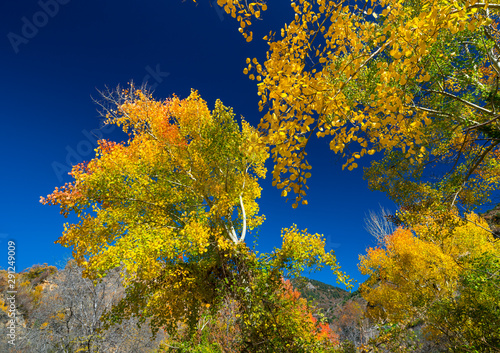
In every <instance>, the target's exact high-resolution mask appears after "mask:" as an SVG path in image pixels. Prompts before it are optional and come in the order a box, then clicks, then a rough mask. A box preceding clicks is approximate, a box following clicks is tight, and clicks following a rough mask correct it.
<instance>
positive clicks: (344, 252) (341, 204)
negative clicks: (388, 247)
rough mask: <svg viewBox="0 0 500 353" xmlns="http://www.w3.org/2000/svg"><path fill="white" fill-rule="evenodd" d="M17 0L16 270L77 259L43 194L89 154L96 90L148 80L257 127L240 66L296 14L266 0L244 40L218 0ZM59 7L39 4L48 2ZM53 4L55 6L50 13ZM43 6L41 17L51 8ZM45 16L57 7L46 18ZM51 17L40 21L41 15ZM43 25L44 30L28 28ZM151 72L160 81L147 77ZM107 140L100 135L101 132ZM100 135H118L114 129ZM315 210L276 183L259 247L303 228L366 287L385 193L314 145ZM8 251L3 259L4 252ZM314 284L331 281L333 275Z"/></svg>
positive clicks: (7, 88) (9, 84)
mask: <svg viewBox="0 0 500 353" xmlns="http://www.w3.org/2000/svg"><path fill="white" fill-rule="evenodd" d="M56 1H57V0H42V1H40V2H39V1H37V0H16V1H2V2H1V3H0V36H1V40H0V63H1V66H0V67H1V68H2V69H1V70H2V74H1V81H0V97H1V102H2V106H1V109H0V118H1V121H2V129H1V132H0V134H1V135H0V144H1V151H2V152H1V156H2V173H1V174H0V178H1V180H0V182H1V184H0V185H1V189H0V191H1V200H2V202H1V205H0V266H2V267H4V268H5V267H6V259H7V240H14V241H16V243H17V255H16V257H17V259H16V261H17V268H18V269H24V268H26V267H29V266H31V265H33V264H39V263H49V264H58V263H60V262H61V261H62V260H64V258H66V257H68V256H69V255H70V254H71V251H70V250H69V249H65V248H62V247H61V246H59V245H56V244H54V241H55V240H57V238H58V237H59V236H60V235H61V232H62V230H63V223H64V222H65V219H64V218H63V217H62V216H61V215H59V211H58V208H56V207H49V206H43V205H41V204H40V203H39V199H40V196H46V195H47V194H49V193H51V192H52V190H53V189H54V187H56V186H59V185H62V184H64V183H65V182H68V181H70V178H69V176H67V170H64V169H66V168H69V165H70V164H75V163H79V162H81V161H83V160H88V159H90V158H91V157H92V153H93V151H92V153H90V152H89V150H90V149H89V147H90V146H91V145H92V144H93V143H94V140H93V138H92V137H89V136H91V134H90V132H92V131H94V133H97V131H98V130H97V129H99V127H100V126H101V120H102V119H101V118H99V115H98V114H97V112H96V108H97V106H96V105H95V104H94V103H93V102H92V99H91V96H92V97H96V98H97V97H98V96H99V95H98V93H97V89H100V90H102V89H104V88H105V86H108V87H111V88H112V87H116V85H117V84H122V85H123V84H127V82H129V81H130V80H134V81H135V82H136V83H141V82H143V81H144V80H145V79H148V82H149V83H150V84H153V85H155V86H156V91H155V96H156V97H157V98H166V97H168V96H170V95H172V94H173V93H176V94H177V95H178V96H179V97H181V98H185V97H186V96H187V95H188V94H189V92H190V90H191V88H195V89H197V90H199V92H200V94H201V96H202V97H203V98H204V99H205V100H206V101H207V102H208V105H209V107H210V108H211V107H213V104H214V102H215V100H216V99H217V98H220V99H221V100H222V101H223V102H224V104H225V105H228V106H231V107H233V108H234V111H235V113H236V114H237V115H238V116H240V115H243V116H244V117H245V118H246V119H247V120H248V121H250V122H251V123H252V124H254V125H256V124H257V123H258V121H259V119H260V115H259V112H258V109H257V102H258V97H257V94H256V93H257V89H256V83H255V81H250V80H248V78H247V77H246V76H245V75H244V74H243V68H244V66H245V59H246V58H247V57H257V58H259V59H260V60H261V61H263V60H262V59H263V58H265V53H266V49H267V44H266V43H265V42H264V41H262V40H260V38H262V37H263V36H264V35H265V34H267V33H268V31H269V30H275V31H277V30H279V29H280V28H281V26H282V25H283V24H284V23H285V21H290V19H291V18H292V17H291V15H292V10H291V8H290V6H289V3H288V1H283V2H279V3H278V4H272V3H270V4H269V9H268V11H266V12H265V13H263V18H264V20H263V21H257V23H256V24H254V27H253V30H254V32H255V36H254V37H255V39H254V41H253V42H252V43H247V42H246V41H245V40H244V38H243V37H242V36H241V35H240V34H239V33H238V32H237V27H238V25H237V23H236V22H235V21H234V20H233V19H232V18H231V17H230V16H228V15H226V14H225V13H224V12H223V11H222V10H221V9H220V8H218V7H217V5H216V2H215V1H213V4H212V5H210V1H209V0H198V5H196V4H194V3H193V2H191V1H190V0H186V1H185V2H182V1H181V0H142V1H138V0H135V1H132V0H128V1H127V0H121V1H118V0H108V1H103V0H100V1H98V0H85V1H84V0H58V1H57V2H56ZM49 3H50V4H52V6H49V7H47V6H42V4H49ZM54 3H57V4H58V8H55V7H54V6H53V4H54ZM44 7H45V10H44ZM47 12H51V13H50V14H49V15H46V13H47ZM44 13H45V15H44ZM34 22H36V24H37V26H38V27H32V25H33V23H34ZM152 72H153V74H152ZM101 133H102V132H101ZM103 137H104V138H111V139H118V138H120V135H119V134H118V133H117V132H116V131H111V132H103ZM310 147H311V149H310V153H309V156H310V157H311V160H310V161H311V164H312V166H313V170H312V174H313V176H312V178H311V180H310V182H309V183H308V185H309V186H310V188H311V189H310V191H309V195H308V200H309V205H308V206H300V207H299V208H298V209H297V210H293V209H292V207H291V202H288V203H285V199H283V198H281V197H280V196H279V195H280V192H279V191H278V190H276V189H274V188H272V187H271V178H270V175H269V173H268V175H269V176H268V179H266V180H265V181H264V182H263V183H262V185H263V188H264V191H263V195H262V199H261V202H260V204H261V210H262V212H263V213H264V214H265V215H266V217H267V220H266V222H265V224H264V226H262V228H261V230H260V239H259V244H260V245H259V250H260V251H269V250H272V248H273V247H274V246H279V245H280V229H281V228H282V227H288V226H290V225H292V223H296V224H297V225H298V227H299V228H301V229H303V228H308V229H309V231H311V232H317V233H322V234H324V235H325V236H326V239H327V247H328V249H334V250H335V251H336V253H337V257H338V259H339V261H340V264H341V265H342V267H343V270H344V271H346V272H347V273H348V274H350V275H351V276H352V277H353V278H355V279H358V280H361V278H362V277H361V275H360V274H359V273H358V271H357V267H356V264H357V262H358V254H360V253H364V251H365V248H366V247H368V246H373V245H374V244H375V242H374V240H373V238H372V237H371V236H370V235H369V234H368V233H367V232H366V231H365V230H364V228H363V219H364V217H365V214H366V213H367V212H368V210H370V209H372V210H377V209H378V208H379V204H381V205H383V206H385V207H389V208H391V209H394V206H393V204H392V203H390V202H388V200H387V198H386V197H385V196H384V195H383V194H381V193H375V192H371V191H369V190H368V188H367V183H366V181H364V180H363V179H362V171H361V170H360V169H358V170H356V171H354V172H348V171H345V172H342V171H341V163H340V160H339V159H338V158H337V157H336V156H335V155H334V154H333V152H331V151H329V149H328V141H327V140H325V139H324V140H320V141H315V142H314V143H313V145H312V146H310ZM2 253H3V255H2ZM310 277H311V278H315V279H318V280H321V281H323V282H326V283H330V284H335V278H334V277H333V276H332V275H331V273H329V272H328V271H324V272H321V273H316V274H312V275H310Z"/></svg>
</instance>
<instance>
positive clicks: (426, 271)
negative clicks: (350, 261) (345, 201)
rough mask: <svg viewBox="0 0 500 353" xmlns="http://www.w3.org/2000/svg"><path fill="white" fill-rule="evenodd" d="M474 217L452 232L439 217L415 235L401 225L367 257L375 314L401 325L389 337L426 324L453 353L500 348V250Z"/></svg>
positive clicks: (363, 266)
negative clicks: (499, 308) (499, 343)
mask: <svg viewBox="0 0 500 353" xmlns="http://www.w3.org/2000/svg"><path fill="white" fill-rule="evenodd" d="M467 217H468V219H469V222H467V223H465V224H464V225H462V226H458V227H456V228H454V229H452V230H449V229H439V227H438V226H439V224H440V223H439V222H433V221H432V220H429V222H428V224H427V225H426V226H420V227H418V228H416V229H414V231H415V233H413V232H412V231H411V230H408V229H402V228H400V229H398V230H396V232H394V233H393V234H392V235H390V236H387V237H386V238H385V241H384V244H383V245H381V246H379V247H377V248H370V249H368V253H367V255H366V256H361V257H360V260H361V261H360V265H359V267H360V270H361V272H362V273H363V274H367V275H369V276H370V278H369V279H368V280H367V281H366V282H365V283H364V284H363V285H362V286H361V292H362V294H363V297H364V298H365V299H366V300H367V301H368V303H369V310H368V315H369V317H370V318H372V319H373V320H375V321H377V322H379V323H382V324H384V325H386V326H388V327H392V328H394V330H388V331H387V332H386V333H385V334H386V336H387V337H391V335H394V332H398V330H400V331H399V332H400V333H401V332H408V330H409V329H410V328H412V327H415V326H417V325H422V326H423V330H424V333H425V335H426V337H427V338H428V339H431V340H434V341H436V342H445V344H446V346H448V347H449V348H450V349H452V350H453V351H470V350H474V349H476V350H480V351H483V352H495V351H498V348H495V347H498V342H500V341H499V339H500V331H498V327H499V326H498V324H499V323H500V312H499V311H498V306H499V302H498V296H496V295H497V294H498V293H499V292H498V290H499V287H498V285H497V284H498V281H499V279H500V276H499V275H498V270H499V267H498V259H499V258H500V247H499V244H498V242H495V241H494V239H493V236H492V234H491V232H489V230H488V226H487V225H486V223H485V222H484V221H483V220H481V219H480V218H479V217H477V216H476V215H474V214H469V215H468V216H467ZM387 337H386V338H387ZM387 342H388V341H387Z"/></svg>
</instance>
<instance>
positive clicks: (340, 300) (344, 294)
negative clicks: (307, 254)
mask: <svg viewBox="0 0 500 353" xmlns="http://www.w3.org/2000/svg"><path fill="white" fill-rule="evenodd" d="M292 284H293V286H294V287H295V289H297V290H298V291H299V292H300V294H301V295H302V296H303V297H304V298H306V299H307V300H309V301H312V302H313V304H314V306H316V307H317V308H318V309H320V312H321V313H323V314H324V315H325V317H326V318H327V319H328V322H332V321H333V320H335V319H336V315H335V312H336V309H338V308H339V307H340V306H342V305H343V304H344V303H345V302H346V301H347V300H349V299H350V298H351V297H352V295H353V294H355V293H356V292H355V293H352V294H351V293H349V292H348V291H346V290H344V289H342V288H338V287H335V286H332V285H330V284H326V283H323V282H320V281H316V280H314V279H309V278H305V277H302V278H297V279H294V280H292Z"/></svg>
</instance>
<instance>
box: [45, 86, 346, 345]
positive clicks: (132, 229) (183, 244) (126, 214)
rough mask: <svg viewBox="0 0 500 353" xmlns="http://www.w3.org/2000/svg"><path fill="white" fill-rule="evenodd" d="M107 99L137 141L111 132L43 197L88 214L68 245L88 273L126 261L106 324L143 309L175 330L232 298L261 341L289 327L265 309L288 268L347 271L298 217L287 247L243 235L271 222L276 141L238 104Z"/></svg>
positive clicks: (110, 117) (112, 116) (131, 93)
mask: <svg viewBox="0 0 500 353" xmlns="http://www.w3.org/2000/svg"><path fill="white" fill-rule="evenodd" d="M105 97H106V98H107V102H108V103H111V105H107V104H105V103H103V104H102V107H103V108H104V109H105V112H106V117H107V123H109V124H116V125H118V126H120V127H121V128H122V129H123V131H124V132H125V133H127V134H128V141H126V142H121V143H114V142H110V141H104V140H101V141H100V142H99V147H98V149H97V155H96V157H95V158H94V159H92V160H91V161H90V162H88V163H83V164H79V165H77V166H75V167H74V168H73V170H72V173H71V175H72V176H73V178H74V182H72V183H69V184H66V185H65V186H63V187H62V188H56V190H55V191H54V192H53V193H52V194H51V195H49V196H47V198H42V200H41V201H42V203H45V204H53V205H59V206H60V207H61V213H62V214H63V215H65V216H67V215H69V214H70V213H74V214H76V215H77V216H78V217H79V218H80V222H79V223H76V224H72V225H66V226H65V232H64V233H63V236H62V237H61V238H60V239H59V240H58V243H59V244H62V245H64V246H67V247H71V248H73V251H74V257H75V260H76V262H77V263H78V265H79V266H81V267H82V268H83V275H84V276H85V277H87V278H90V279H93V280H97V279H99V278H102V277H104V276H105V275H106V273H108V272H109V271H111V270H113V269H115V268H118V267H119V268H121V269H123V278H122V283H123V285H124V287H125V291H126V294H125V297H124V298H123V300H121V301H120V303H118V304H116V305H115V306H114V307H113V309H112V311H111V312H108V313H107V314H106V317H105V319H107V322H109V323H114V322H120V321H121V320H124V319H127V318H129V317H131V316H132V315H142V317H143V318H150V319H151V325H152V328H153V330H157V329H158V328H160V327H164V328H165V330H167V331H168V332H169V333H172V334H175V333H176V332H177V328H178V324H179V322H183V323H185V324H186V326H187V327H188V328H189V330H190V332H191V333H194V331H195V329H196V325H197V324H198V322H199V320H200V317H201V313H202V310H203V308H206V307H207V305H208V306H209V307H210V310H211V312H212V313H213V314H215V313H216V312H217V310H218V309H219V308H220V306H221V305H222V303H223V302H224V300H225V299H227V298H233V299H235V300H237V301H238V303H239V304H240V305H241V306H240V307H241V308H242V312H241V315H240V317H241V319H240V321H241V325H242V327H243V329H242V330H244V331H245V332H246V333H248V335H247V338H248V339H246V340H245V342H244V344H246V345H247V346H253V345H254V344H255V342H256V341H254V340H253V339H252V338H254V337H261V338H262V339H263V342H266V341H271V340H273V339H275V336H273V335H275V334H278V333H279V332H278V331H276V330H275V329H274V328H273V327H272V326H269V325H268V326H266V325H265V324H264V323H263V322H265V320H266V319H267V318H268V316H266V315H260V314H258V313H257V312H259V311H261V312H266V310H267V309H266V308H265V305H264V304H263V300H264V298H266V297H269V296H271V295H278V294H277V293H279V291H280V288H281V287H282V284H281V277H282V276H283V274H284V271H285V270H286V271H287V275H297V274H298V273H300V272H301V271H302V270H304V269H306V268H308V269H311V268H321V267H323V266H330V267H331V268H332V269H333V271H334V273H335V274H336V275H337V276H339V280H340V281H344V282H345V281H346V276H345V275H344V274H343V273H341V272H340V271H339V266H338V265H337V263H336V259H335V256H334V254H333V252H329V253H327V252H325V250H324V245H325V244H324V240H323V239H322V237H321V236H320V235H318V234H309V233H308V232H307V231H300V230H298V229H297V228H296V227H295V226H292V227H290V228H288V229H284V230H283V233H282V237H283V245H282V247H281V248H280V249H276V250H275V251H274V252H273V253H271V254H261V255H259V256H257V255H256V254H255V253H253V252H251V251H250V250H249V249H248V247H247V246H246V245H245V239H246V234H247V233H248V232H249V231H251V230H252V229H254V228H256V227H257V226H259V225H260V224H261V223H262V222H263V220H264V217H263V216H262V215H259V213H258V210H259V207H258V204H257V202H256V199H257V198H258V197H260V192H261V188H260V186H259V184H258V178H259V177H264V175H265V167H264V162H265V160H266V158H267V148H266V146H265V145H264V144H263V143H262V142H261V139H262V137H261V136H260V134H259V133H258V132H257V131H256V130H255V129H254V128H252V127H251V126H250V125H249V124H248V123H246V122H245V121H242V124H241V128H240V127H239V126H238V124H237V123H236V121H235V119H234V114H233V113H232V110H231V109H230V108H227V107H225V106H224V105H223V104H222V103H221V102H220V101H217V102H216V103H215V108H214V109H213V111H210V110H209V109H208V107H207V105H206V102H205V101H203V100H202V99H201V98H200V96H199V95H198V93H197V92H196V91H193V92H192V93H191V95H190V96H189V97H188V98H187V99H183V100H181V99H179V98H177V97H176V96H174V97H173V98H170V99H167V100H164V101H157V100H154V99H153V98H152V97H151V95H150V94H149V93H147V92H144V91H142V90H139V89H135V88H134V87H130V88H129V89H125V90H122V89H119V90H117V91H114V92H108V93H107V94H105ZM256 327H257V328H258V330H254V329H253V328H256ZM266 330H267V331H266ZM252 349H254V351H257V350H256V349H260V347H253V348H252Z"/></svg>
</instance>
